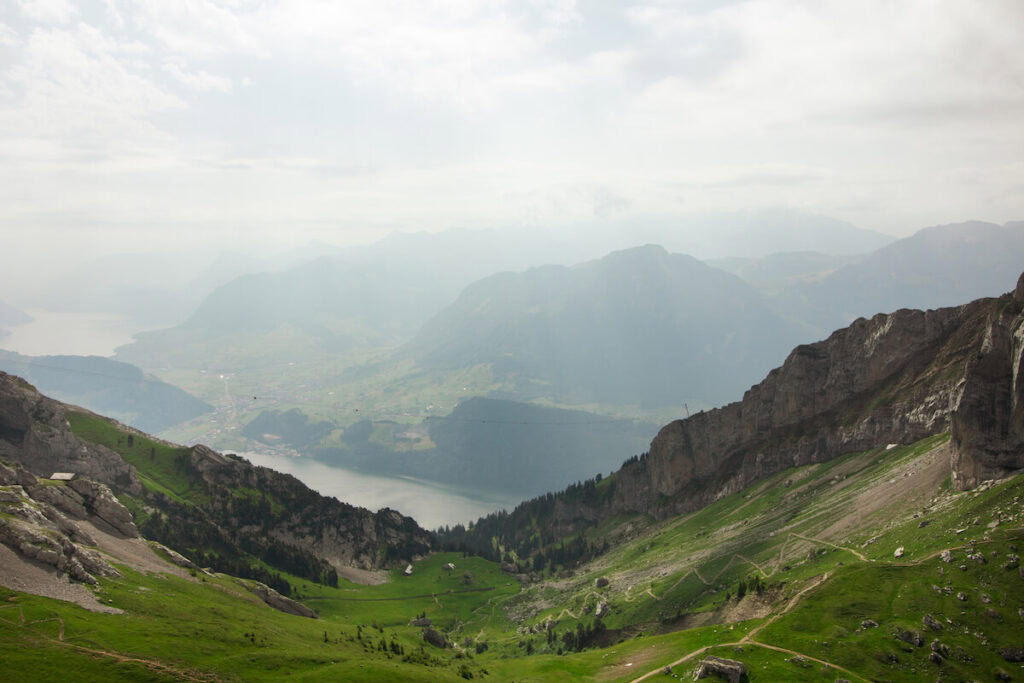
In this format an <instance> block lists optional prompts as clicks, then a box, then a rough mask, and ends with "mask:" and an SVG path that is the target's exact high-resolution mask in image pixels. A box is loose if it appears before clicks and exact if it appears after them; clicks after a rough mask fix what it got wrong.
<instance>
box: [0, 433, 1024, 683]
mask: <svg viewBox="0 0 1024 683" xmlns="http://www.w3.org/2000/svg"><path fill="white" fill-rule="evenodd" d="M86 417H88V416H86ZM76 419H79V418H76ZM106 425H107V426H104V424H100V423H96V422H95V421H88V420H82V421H80V422H79V423H78V424H77V425H76V428H77V429H79V430H82V433H89V434H91V435H93V438H95V439H107V440H108V442H109V441H110V439H113V443H114V444H115V445H117V438H118V436H117V433H116V432H117V430H113V431H111V429H110V428H112V425H109V423H106ZM946 439H947V437H946V436H945V435H937V436H935V437H932V438H930V439H926V440H923V441H921V442H919V443H917V444H910V445H906V446H900V447H898V448H894V449H891V450H885V449H876V450H872V451H867V452H863V453H855V454H850V455H848V456H844V457H843V458H839V459H836V460H835V461H831V462H829V463H823V464H817V465H807V466H803V467H799V468H793V469H791V470H788V471H785V472H780V473H778V474H776V475H775V476H773V477H770V478H769V479H767V480H765V481H763V482H761V483H758V484H755V485H754V486H752V487H750V488H749V489H747V490H746V491H740V492H737V493H735V494H733V495H730V496H727V497H725V498H722V499H721V500H719V501H716V502H715V503H714V504H713V505H711V506H709V507H707V508H705V509H704V510H701V511H699V512H697V513H695V514H692V515H689V516H686V517H681V518H676V519H672V520H665V521H661V522H657V521H654V520H652V519H649V518H642V517H630V516H621V517H616V518H613V519H609V520H605V521H604V522H602V524H601V525H599V526H597V527H595V528H594V529H591V530H590V531H588V535H590V536H591V537H592V538H601V537H602V536H608V537H612V538H615V539H616V541H615V542H614V543H612V549H611V550H610V551H609V552H608V553H606V554H605V555H603V556H601V557H599V558H597V560H595V561H594V562H592V563H591V564H589V565H587V566H584V567H582V568H580V569H579V570H577V571H575V572H572V573H570V574H568V575H558V576H555V577H551V578H549V579H547V580H544V581H540V582H538V583H527V584H525V585H520V583H519V581H518V580H516V579H515V578H513V577H511V576H509V575H508V574H505V573H504V572H502V571H501V570H500V567H499V566H498V565H496V564H494V563H491V562H488V561H486V560H483V559H481V558H473V557H462V556H461V555H460V554H456V553H439V554H435V555H432V556H430V557H429V558H425V559H423V560H421V561H418V562H416V563H415V565H414V571H413V574H412V575H411V576H404V575H403V573H402V571H401V569H396V570H394V571H392V572H391V573H390V576H389V581H388V582H387V583H384V584H381V585H376V586H360V585H356V584H353V583H350V582H347V581H344V580H342V581H341V582H340V586H339V587H338V588H330V587H327V586H323V585H319V584H314V583H312V582H310V581H307V580H303V579H300V578H297V577H293V576H287V577H286V578H287V579H288V580H289V581H290V582H291V583H292V585H293V586H294V588H295V590H296V592H297V594H298V597H299V598H300V599H301V600H302V601H303V602H305V603H306V604H308V605H310V606H311V607H313V608H315V609H316V610H318V612H319V613H320V616H321V618H320V619H318V620H309V619H302V618H299V617H293V616H289V615H285V614H282V613H279V612H275V611H273V610H271V609H269V608H267V607H266V606H265V605H263V604H262V603H261V602H259V601H258V600H257V599H255V598H254V597H253V596H252V595H251V594H250V593H248V592H247V591H245V590H244V588H243V587H242V586H241V585H240V583H239V582H238V581H237V580H235V579H232V578H231V577H226V576H216V577H202V580H187V579H182V578H177V577H170V576H166V575H142V574H138V573H136V572H133V571H132V570H130V569H128V568H122V571H123V576H122V578H119V579H113V580H111V579H103V580H101V586H100V588H99V590H98V592H97V594H98V596H99V597H100V598H101V599H102V600H103V601H104V603H105V604H109V605H112V606H115V607H118V608H120V609H122V610H124V611H125V613H124V614H121V615H107V614H94V613H89V612H86V611H85V610H82V609H80V608H78V607H76V606H74V605H70V604H67V603H62V602H59V601H55V600H49V599H46V598H40V597H36V596H31V595H27V594H23V593H15V592H12V591H6V590H4V591H0V619H3V620H4V621H2V622H0V657H2V658H3V661H4V667H5V674H7V675H9V676H10V677H12V679H13V678H16V677H18V676H21V677H28V676H34V677H44V678H45V677H46V676H47V675H49V674H48V673H47V672H57V671H74V672H76V674H77V673H78V672H81V677H82V678H91V679H95V678H103V679H104V680H106V679H110V680H120V679H124V680H138V679H148V680H162V679H164V678H180V677H181V676H183V675H189V674H196V677H197V678H200V677H202V676H214V677H217V678H228V679H241V680H268V679H277V678H281V677H285V676H288V677H292V678H297V679H301V680H321V679H323V680H328V679H343V680H441V681H443V680H463V678H462V676H461V675H460V673H465V674H469V675H473V676H474V677H475V678H484V679H485V680H501V681H505V680H513V679H514V680H517V681H549V680H550V681H570V680H600V681H605V680H607V681H619V680H632V679H633V678H635V677H637V676H638V675H641V674H644V673H647V672H651V671H658V670H660V669H661V668H663V667H665V666H666V665H669V664H671V663H672V662H675V661H677V660H678V659H680V658H682V657H684V656H685V655H687V654H690V653H697V654H696V655H695V656H694V657H693V658H691V659H690V660H688V661H686V662H684V663H682V664H680V665H678V666H676V667H675V669H674V673H675V675H677V676H680V677H684V678H685V677H686V676H690V675H691V674H692V671H693V670H694V668H695V667H696V666H697V664H698V663H699V661H700V659H701V657H702V656H703V654H701V652H702V651H704V649H705V648H707V649H706V652H707V653H711V654H717V655H719V656H723V657H728V658H731V659H739V660H740V661H742V662H744V664H745V665H746V666H747V668H748V671H749V675H748V678H749V680H794V681H817V680H823V681H834V680H836V679H837V678H848V679H850V680H857V679H858V676H859V677H864V679H875V680H894V681H916V680H922V679H928V680H931V679H934V678H936V677H938V676H939V675H940V674H941V675H942V676H943V677H944V678H949V679H951V680H991V678H992V677H993V676H994V675H995V673H996V672H997V671H999V670H1000V669H1003V670H1005V671H1007V672H1010V673H1011V674H1012V675H1014V676H1017V675H1019V673H1020V672H1019V671H1018V667H1019V665H1014V664H1010V663H1008V662H1006V661H1004V660H1003V659H1002V657H1001V656H1000V655H999V654H998V649H999V648H1000V647H1007V646H1016V647H1020V646H1024V641H1022V639H1021V635H1020V634H1021V632H1022V631H1021V627H1020V623H1021V622H1020V617H1019V615H1018V609H1019V608H1020V607H1022V606H1024V581H1022V580H1021V578H1020V575H1019V571H1018V569H1016V568H1012V569H1004V568H1003V565H1004V564H1005V562H1006V560H1005V558H1007V557H1008V556H1009V555H1011V554H1014V553H1018V551H1017V550H1016V548H1017V547H1018V546H1019V547H1024V531H1022V530H1021V529H1020V528H1019V527H1020V526H1021V517H1022V503H1021V501H1022V500H1024V477H1017V478H1015V479H1011V480H1009V481H1006V482H1003V483H1000V484H998V485H994V486H991V487H988V488H987V489H986V490H979V491H975V492H970V493H958V492H955V491H952V490H950V488H949V485H948V481H946V480H944V479H943V480H941V483H938V484H935V485H934V490H927V491H920V492H918V494H919V495H915V496H903V497H897V498H895V499H893V500H885V501H883V502H882V504H881V506H880V507H879V509H878V511H877V512H876V513H873V514H864V511H863V510H860V509H858V507H857V506H858V505H859V502H858V501H860V500H861V496H862V495H863V494H865V493H871V492H873V491H876V490H879V489H878V487H885V486H887V485H889V482H890V481H892V480H896V481H900V480H901V479H902V477H903V473H911V474H909V475H908V476H923V475H914V474H913V473H915V472H918V473H920V472H923V471H925V470H926V469H927V468H926V467H925V465H927V464H928V463H929V462H932V460H931V458H934V457H937V456H936V455H935V454H936V450H935V449H937V448H941V447H942V446H943V445H944V444H945V442H946ZM139 447H140V443H139V442H135V444H134V445H133V447H132V448H131V449H128V450H129V451H130V452H132V449H136V450H137V449H138V448H139ZM141 447H142V448H146V447H147V444H145V442H142V443H141ZM121 448H125V444H124V442H123V441H122V443H121ZM136 455H138V454H136ZM141 455H143V456H146V459H148V451H142V453H141ZM169 455H171V457H173V453H170V454H169ZM154 460H155V459H154ZM161 462H164V461H161ZM166 462H173V461H170V460H168V461H166ZM173 474H174V473H173V472H166V471H164V470H162V469H161V468H159V467H154V468H153V469H151V470H149V471H148V473H147V477H150V478H151V481H152V483H153V485H160V486H165V487H167V488H168V489H169V490H173V491H175V492H176V494H177V495H181V496H185V497H187V496H188V495H190V492H189V490H188V489H187V488H182V487H181V486H180V484H181V482H176V481H175V480H174V478H173ZM933 481H936V482H938V481H940V480H939V479H938V478H935V479H934V480H933ZM172 487H173V488H172ZM236 495H240V496H251V495H253V492H252V491H249V490H239V491H238V492H236ZM128 504H129V505H130V506H132V509H133V510H134V511H135V512H136V514H144V512H145V510H144V508H143V506H142V505H141V504H140V503H138V502H137V501H131V500H129V501H128ZM851 515H854V516H856V518H857V519H859V520H861V521H860V522H859V523H858V524H856V525H852V526H849V527H848V528H847V527H843V526H842V525H841V523H842V522H843V520H846V519H849V518H850V516H851ZM915 515H916V516H915ZM923 522H927V524H924V525H922V523H923ZM992 522H999V523H998V524H996V525H994V526H990V524H991V523H992ZM837 525H838V526H837ZM830 529H832V531H829V530H830ZM836 529H839V530H840V531H836ZM842 529H847V530H846V531H842ZM808 539H810V540H808ZM972 542H973V543H974V544H975V546H976V547H977V548H978V549H979V550H982V552H984V553H985V555H986V557H987V558H988V561H987V562H986V563H984V564H980V563H978V562H976V561H974V560H967V559H966V551H965V550H962V549H956V548H961V547H966V546H969V545H971V544H972ZM837 546H838V547H837ZM897 546H903V547H904V557H903V558H900V559H899V560H897V559H895V558H894V557H893V552H892V551H893V549H894V548H895V547H897ZM948 548H954V549H955V550H953V554H954V561H953V562H951V563H946V562H942V561H941V559H939V558H938V556H937V555H938V553H939V551H941V550H943V549H948ZM812 551H813V552H812ZM858 553H859V555H858ZM861 555H862V556H863V559H862V558H861ZM448 562H453V563H454V564H455V566H456V569H455V570H454V571H452V572H448V571H446V570H445V569H444V568H443V567H444V565H445V564H446V563H448ZM755 565H756V566H755ZM961 565H964V566H965V567H966V568H965V569H964V570H961V569H960V568H959V567H960V566H961ZM465 573H469V574H470V575H471V576H472V580H471V582H470V583H467V582H466V581H465V579H464V574H465ZM754 576H762V577H763V580H764V581H765V583H767V584H769V588H768V590H767V591H765V592H764V594H763V595H761V596H757V595H756V594H754V592H753V591H751V592H750V593H749V594H748V595H747V597H745V598H744V599H743V601H738V600H737V598H736V591H737V585H738V582H739V581H740V580H749V579H751V578H752V577H754ZM597 577H606V578H608V579H609V581H610V583H609V585H608V586H607V587H604V588H601V589H596V588H595V586H594V579H595V578H597ZM648 591H650V592H648ZM958 592H963V593H964V594H965V596H967V600H966V601H961V600H959V599H958V598H957V593H958ZM652 594H653V596H652ZM985 596H987V598H988V599H990V601H989V602H984V600H985V599H986V598H985ZM599 601H602V602H607V604H608V605H609V607H610V613H609V614H608V615H607V616H606V617H605V618H604V624H605V625H606V627H607V629H608V630H607V631H605V633H604V634H603V636H602V637H603V638H604V640H603V641H602V645H603V646H602V647H595V648H592V649H588V650H585V651H583V652H578V653H575V652H574V653H566V652H563V653H562V654H559V653H558V648H559V644H560V642H561V641H560V638H559V639H557V640H556V642H555V644H554V645H549V644H548V640H547V637H546V631H545V630H544V628H545V627H544V624H546V622H547V621H548V620H552V621H554V622H556V623H555V625H554V630H555V633H556V636H560V635H561V634H562V633H564V632H565V631H566V630H574V629H575V628H576V627H577V625H578V624H584V625H590V624H592V623H593V621H594V608H595V607H596V605H597V603H598V602H599ZM16 608H20V609H21V610H22V611H23V613H24V614H25V619H26V623H25V624H24V625H22V624H20V623H18V619H17V618H16V613H17V609H16ZM424 613H425V614H426V616H427V617H429V618H430V619H431V620H432V622H433V626H434V627H435V628H437V629H439V630H440V631H442V632H444V633H445V634H446V637H447V638H448V639H449V640H451V641H453V642H454V643H456V644H457V646H458V647H456V648H451V649H446V650H441V649H437V648H433V647H432V646H429V645H427V646H424V650H423V651H422V654H420V647H421V646H422V645H423V641H422V635H421V629H419V628H416V627H413V626H411V625H410V620H411V619H413V618H414V617H415V616H417V615H419V614H424ZM925 614H931V615H933V616H934V617H935V618H936V619H938V620H939V621H940V622H941V623H942V624H943V629H942V631H941V632H931V631H929V630H928V628H927V627H926V626H925V625H924V623H923V621H922V617H923V616H924V615H925ZM54 618H60V619H62V620H63V623H64V627H65V639H64V641H59V640H56V633H57V629H58V628H59V627H58V622H56V621H45V620H47V619H54ZM865 619H872V620H874V621H875V622H877V623H878V624H879V626H878V627H876V628H867V629H865V628H861V622H862V621H864V620H865ZM697 623H704V624H706V625H701V626H697V627H690V628H684V627H686V626H692V625H693V624H697ZM755 629H759V630H756V631H755ZM905 630H915V631H918V632H920V633H921V634H922V637H923V638H924V639H925V643H924V645H923V646H922V647H917V646H915V645H908V644H907V643H905V642H904V641H902V640H899V639H897V638H896V635H897V634H898V633H900V632H902V631H905ZM325 633H326V637H327V642H325ZM751 634H754V635H752V636H751V637H752V638H753V640H745V639H746V638H747V637H748V636H750V635H751ZM360 636H361V637H360ZM936 637H937V638H938V639H939V641H940V643H941V645H942V646H945V648H948V649H943V650H942V651H943V652H945V653H947V654H948V656H945V655H943V663H942V664H941V665H937V664H935V663H933V662H932V661H930V660H929V658H928V657H929V655H930V654H931V652H932V650H931V648H930V643H931V641H932V640H933V639H935V638H936ZM382 638H383V639H384V640H385V641H386V642H388V643H390V642H392V641H394V642H395V643H397V644H400V645H401V647H403V648H404V649H405V652H406V655H407V658H408V659H409V660H410V661H403V657H402V656H400V655H394V654H392V655H391V656H390V657H389V653H385V652H381V651H380V650H379V647H378V646H379V641H380V640H381V639H382ZM484 643H486V644H487V648H486V650H485V651H482V652H480V653H476V646H477V644H481V649H483V648H482V644H484ZM80 648H86V649H80ZM772 648H776V649H772ZM528 649H532V651H533V654H530V655H527V650H528ZM940 649H941V648H940ZM97 650H102V651H106V652H115V653H121V654H124V655H130V656H131V657H133V658H136V659H143V660H153V661H154V662H156V663H158V664H159V665H160V666H162V667H164V668H159V667H157V668H154V666H155V665H150V666H147V665H146V664H144V663H139V662H121V663H115V662H114V661H113V660H112V659H111V658H110V657H109V656H107V655H97V654H95V652H90V651H97ZM794 653H796V654H794ZM801 658H802V659H801ZM814 660H822V661H824V662H828V663H830V664H831V665H833V667H839V668H838V669H837V668H833V667H830V666H827V665H823V664H821V663H820V662H816V661H814ZM417 662H420V663H417ZM168 667H169V668H168ZM485 672H486V674H485ZM850 672H852V673H850ZM660 678H664V676H662V675H660V674H659V675H658V676H655V677H654V680H658V679H660ZM666 680H667V679H666Z"/></svg>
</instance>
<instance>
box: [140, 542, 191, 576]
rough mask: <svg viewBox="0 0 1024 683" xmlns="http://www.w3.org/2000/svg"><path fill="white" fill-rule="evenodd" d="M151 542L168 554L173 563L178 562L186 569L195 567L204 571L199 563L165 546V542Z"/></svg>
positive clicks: (177, 563)
mask: <svg viewBox="0 0 1024 683" xmlns="http://www.w3.org/2000/svg"><path fill="white" fill-rule="evenodd" d="M149 543H150V545H152V546H153V547H154V548H156V549H157V550H160V551H161V552H163V553H164V554H165V555H167V559H168V560H170V561H171V564H176V565H178V566H179V567H184V568H185V569H194V570H196V571H203V569H202V568H201V567H200V566H199V565H197V564H196V563H195V562H193V561H192V560H190V559H188V558H187V557H185V556H184V555H182V554H181V553H179V552H178V551H176V550H171V549H170V548H168V547H167V546H165V545H164V544H163V543H157V542H156V541H150V542H149Z"/></svg>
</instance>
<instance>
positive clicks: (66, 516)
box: [0, 463, 138, 585]
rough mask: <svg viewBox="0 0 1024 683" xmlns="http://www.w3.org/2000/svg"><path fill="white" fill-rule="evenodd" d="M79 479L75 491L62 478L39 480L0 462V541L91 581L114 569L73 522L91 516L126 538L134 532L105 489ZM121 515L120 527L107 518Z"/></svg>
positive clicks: (19, 552)
mask: <svg viewBox="0 0 1024 683" xmlns="http://www.w3.org/2000/svg"><path fill="white" fill-rule="evenodd" d="M79 481H80V482H81V483H80V485H79V486H78V487H77V490H75V489H72V488H71V487H70V486H68V485H66V484H65V483H64V482H52V483H50V482H48V483H44V482H41V481H40V480H38V479H37V478H36V477H35V475H33V474H32V473H31V472H29V471H28V470H26V469H24V468H22V467H19V466H17V465H15V466H13V467H12V466H8V465H6V464H4V463H0V512H2V513H3V514H2V515H0V543H3V544H4V545H6V546H8V547H9V548H11V549H12V550H14V551H15V552H17V553H18V554H19V555H21V556H23V557H25V558H27V559H29V560H34V561H36V562H39V563H41V564H44V565H48V566H50V567H52V568H53V569H55V570H57V571H58V572H60V573H62V574H66V575H67V576H68V577H70V578H72V579H74V580H76V581H81V582H83V583H88V584H93V585H95V584H96V577H97V576H106V577H109V576H120V573H119V572H118V571H117V570H116V569H114V567H112V566H111V565H110V564H109V563H108V562H107V561H106V559H104V558H103V556H102V555H100V553H99V552H97V551H96V550H94V549H93V548H91V547H89V546H95V545H96V542H95V541H94V540H93V538H92V537H91V536H90V535H89V534H88V533H87V532H85V531H84V530H82V529H81V528H80V527H79V526H78V525H77V524H75V522H74V521H73V520H75V519H78V520H83V519H89V518H91V519H92V520H93V521H94V523H95V522H97V521H99V522H100V523H101V524H108V526H111V527H112V528H115V529H117V530H118V531H121V532H122V533H123V534H124V535H125V536H127V537H131V538H134V537H137V536H138V533H137V532H136V531H135V525H134V524H131V522H130V518H131V513H129V512H128V510H127V509H125V508H124V507H123V506H121V504H120V503H118V502H117V500H116V499H114V497H113V495H112V494H111V493H110V489H109V488H107V487H106V486H104V485H103V484H97V483H96V482H92V481H86V480H84V479H83V480H79ZM79 481H76V482H69V483H79ZM65 489H66V490H65ZM79 491H82V492H84V493H80V492H79ZM97 512H100V513H102V514H98V513H97ZM125 516H127V518H128V519H129V521H128V522H127V524H124V523H121V524H120V525H119V527H120V528H118V527H114V526H113V525H110V524H109V523H108V522H107V520H108V519H114V520H115V521H116V520H119V519H121V520H123V519H124V518H125ZM122 530H123V531H122Z"/></svg>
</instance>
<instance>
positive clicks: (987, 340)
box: [952, 275, 1024, 488]
mask: <svg viewBox="0 0 1024 683" xmlns="http://www.w3.org/2000/svg"><path fill="white" fill-rule="evenodd" d="M1000 301H1001V302H1002V303H1001V305H1000V307H999V310H998V311H997V312H996V313H995V314H994V315H993V316H992V319H991V320H990V321H989V323H988V326H987V327H986V329H985V335H984V338H983V340H982V343H981V346H980V348H978V349H977V351H976V353H975V355H974V356H972V357H971V358H970V359H969V360H968V361H967V368H966V372H965V373H964V381H963V388H962V390H961V392H960V396H959V398H958V400H957V402H956V405H955V407H954V409H953V416H952V438H953V478H954V482H955V483H956V485H957V486H958V487H959V488H972V487H974V486H977V485H978V484H980V483H981V482H982V481H985V480H987V479H999V478H1001V477H1004V476H1006V475H1007V474H1010V473H1011V472H1014V471H1015V470H1019V469H1021V468H1022V467H1024V312H1022V311H1024V275H1021V278H1020V280H1019V281H1018V282H1017V288H1016V290H1014V292H1013V296H1012V299H1011V300H1010V301H1006V302H1003V300H1002V299H1001V300H1000Z"/></svg>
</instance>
